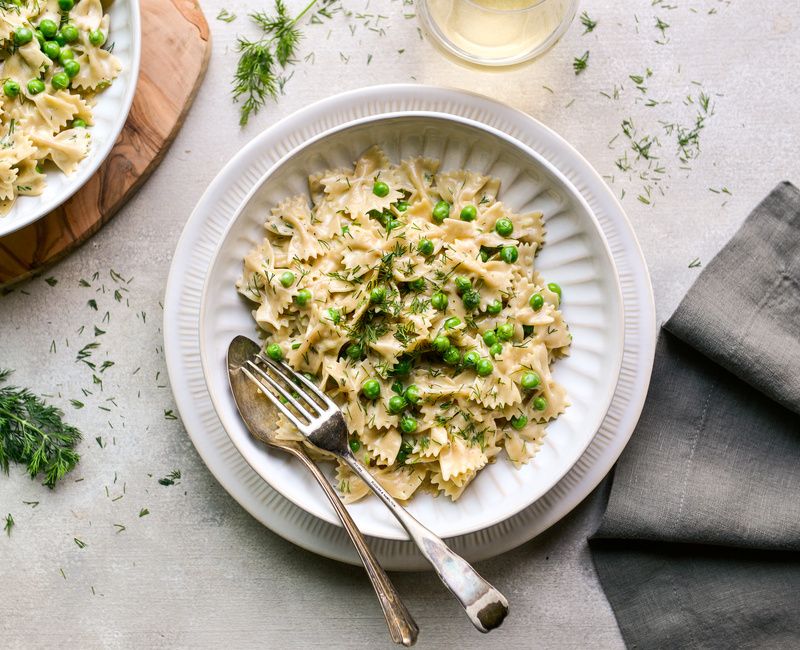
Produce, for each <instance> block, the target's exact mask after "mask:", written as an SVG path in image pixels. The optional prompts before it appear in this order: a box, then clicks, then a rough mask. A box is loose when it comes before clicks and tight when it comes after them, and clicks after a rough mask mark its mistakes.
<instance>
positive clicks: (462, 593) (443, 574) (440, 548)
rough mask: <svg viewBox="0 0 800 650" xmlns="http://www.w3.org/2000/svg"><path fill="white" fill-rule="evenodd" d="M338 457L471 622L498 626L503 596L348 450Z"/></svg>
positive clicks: (503, 608)
mask: <svg viewBox="0 0 800 650" xmlns="http://www.w3.org/2000/svg"><path fill="white" fill-rule="evenodd" d="M341 458H342V460H344V461H345V462H346V463H347V464H348V465H349V466H350V468H351V469H352V470H353V471H354V472H355V473H356V474H357V475H358V476H359V477H360V478H361V479H362V480H363V481H364V482H365V483H366V484H367V485H368V486H369V488H370V489H371V490H372V491H373V492H374V493H375V494H376V495H377V496H378V498H380V500H381V501H383V503H384V504H385V505H386V507H387V508H389V510H390V511H391V513H392V514H393V515H394V516H395V518H396V519H397V521H399V522H400V524H401V525H402V526H403V528H405V529H406V531H407V532H408V534H409V536H410V537H411V539H412V540H413V541H414V543H415V544H416V545H417V547H419V550H420V552H421V553H422V555H424V556H425V559H426V560H428V562H430V563H431V566H433V568H434V570H435V571H436V573H437V574H438V576H439V579H440V580H441V581H442V582H443V583H444V584H445V586H446V587H447V588H448V589H449V590H450V591H451V593H452V594H453V595H454V596H455V597H456V599H457V600H458V602H460V603H461V606H462V607H463V608H464V611H465V612H466V613H467V616H468V617H469V620H470V621H471V622H472V624H473V625H474V626H475V627H476V628H477V629H478V630H480V631H481V632H489V631H491V630H493V629H494V628H496V627H499V626H500V624H501V623H502V622H503V619H505V617H506V615H507V614H508V601H507V600H506V598H505V596H503V594H501V593H500V592H499V591H497V589H495V588H494V587H493V586H492V585H491V584H489V583H488V582H487V581H486V580H484V579H483V578H482V577H481V576H480V574H479V573H478V572H477V571H476V570H475V569H474V568H472V565H471V564H469V562H467V561H466V560H465V559H464V558H463V557H461V556H460V555H458V554H457V553H455V552H454V551H453V550H452V549H450V547H448V546H447V544H445V543H444V541H442V540H441V539H440V538H439V537H437V536H436V535H435V534H434V533H433V532H431V531H430V530H428V528H426V527H425V526H423V525H422V524H421V523H420V522H419V521H417V520H416V519H415V518H414V517H413V516H412V515H411V514H410V513H409V512H408V510H406V509H405V508H403V506H401V505H400V504H399V503H397V501H395V499H394V498H393V497H392V496H391V495H390V494H389V493H388V492H387V491H386V490H385V489H384V488H383V486H382V485H381V484H380V483H378V481H377V480H375V478H374V477H373V476H372V474H370V473H369V472H368V471H367V469H366V468H365V467H364V466H363V465H362V464H361V463H359V462H358V460H357V459H356V457H355V456H353V454H352V453H350V451H349V450H348V451H347V452H345V453H342V454H341Z"/></svg>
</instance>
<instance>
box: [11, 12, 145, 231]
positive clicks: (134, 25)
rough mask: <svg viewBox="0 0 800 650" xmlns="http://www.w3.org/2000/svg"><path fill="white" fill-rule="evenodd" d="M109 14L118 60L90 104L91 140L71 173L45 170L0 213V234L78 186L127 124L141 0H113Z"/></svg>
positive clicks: (135, 76) (35, 215) (46, 210)
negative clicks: (34, 188)
mask: <svg viewBox="0 0 800 650" xmlns="http://www.w3.org/2000/svg"><path fill="white" fill-rule="evenodd" d="M107 13H108V15H109V16H110V17H111V27H110V29H109V35H108V42H109V43H113V44H114V54H115V55H116V56H117V58H119V60H120V62H121V63H122V72H120V75H119V77H117V78H116V79H115V80H114V83H112V84H111V86H109V87H108V88H106V89H105V90H104V91H103V92H101V93H99V94H98V95H97V103H96V104H95V105H94V106H93V107H92V116H93V117H94V122H95V123H94V125H93V126H91V127H89V130H90V133H91V134H92V146H91V148H90V149H89V155H88V156H86V158H85V159H84V160H82V161H81V163H80V165H79V166H78V169H77V171H76V172H75V173H74V174H72V176H67V175H66V174H62V173H61V172H59V171H57V170H48V173H47V178H46V182H47V187H46V188H45V190H44V192H42V194H40V195H39V196H21V197H19V198H18V199H17V201H16V203H14V206H13V207H12V208H11V210H10V211H9V213H8V214H6V215H5V216H0V237H3V236H4V235H8V234H9V233H12V232H14V231H16V230H19V229H20V228H24V227H25V226H27V225H28V224H31V223H33V222H34V221H36V220H37V219H40V218H41V217H43V216H44V215H46V214H48V213H49V212H52V211H53V210H55V209H56V208H57V207H58V206H60V205H61V204H62V203H64V202H65V201H66V200H67V199H68V198H69V197H71V196H72V195H73V194H75V192H77V191H78V190H79V189H80V188H81V187H83V185H84V184H85V183H86V181H88V180H89V179H90V178H91V177H92V175H93V174H94V173H95V172H96V171H97V169H98V167H100V165H101V164H102V163H103V161H104V160H105V159H106V158H107V157H108V154H109V153H111V148H112V147H113V146H114V142H115V141H116V139H117V136H118V135H119V134H120V132H121V131H122V127H123V126H125V121H126V120H127V119H128V112H129V111H130V109H131V103H132V102H133V95H134V92H135V91H136V81H137V79H138V77H139V58H140V54H141V52H140V50H141V26H140V16H139V0H114V1H113V2H112V3H111V6H110V7H109V8H108V10H107Z"/></svg>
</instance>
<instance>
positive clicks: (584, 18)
mask: <svg viewBox="0 0 800 650" xmlns="http://www.w3.org/2000/svg"><path fill="white" fill-rule="evenodd" d="M581 25H583V26H584V28H585V29H584V31H583V33H584V34H588V33H589V32H593V31H594V28H595V27H597V21H596V20H592V19H591V18H590V17H589V13H588V12H586V11H584V12H583V13H582V14H581Z"/></svg>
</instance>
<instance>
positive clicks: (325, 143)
mask: <svg viewBox="0 0 800 650" xmlns="http://www.w3.org/2000/svg"><path fill="white" fill-rule="evenodd" d="M373 144H378V145H380V146H382V147H383V148H384V150H385V151H386V152H387V153H388V154H389V156H390V157H391V158H392V159H394V160H400V159H401V158H405V157H410V156H416V155H425V156H428V157H433V158H438V159H440V160H441V161H442V169H443V170H447V169H454V168H467V169H471V170H474V171H478V172H480V173H484V174H490V175H493V176H497V177H499V178H500V180H501V183H502V184H501V189H500V198H501V200H503V202H505V203H507V204H509V205H510V206H511V207H512V208H513V209H514V210H516V211H526V210H541V211H542V212H543V213H544V215H545V222H546V229H547V236H546V240H545V246H544V248H543V250H542V252H541V253H540V255H539V256H538V258H537V262H536V266H537V268H538V269H539V271H540V272H541V273H542V274H543V275H544V277H545V278H546V279H548V280H554V281H558V282H559V284H561V286H562V288H563V290H564V306H563V310H564V315H565V318H566V320H567V322H568V323H569V325H570V330H571V332H572V334H573V346H572V352H571V355H570V356H569V357H568V358H566V359H563V360H560V361H559V362H558V363H557V364H556V366H555V370H554V376H555V377H556V379H557V380H558V381H559V382H561V383H562V384H563V385H564V386H565V387H566V389H567V391H568V393H569V397H570V400H571V406H570V407H569V408H568V409H567V412H566V413H565V414H564V415H562V416H561V417H560V418H558V420H556V421H555V422H554V423H552V424H551V425H550V426H549V428H548V436H547V438H546V440H545V444H544V446H543V447H542V449H541V450H540V451H539V453H538V454H537V455H536V457H535V458H534V459H533V461H532V462H531V463H530V464H528V465H526V466H525V467H523V468H522V469H521V470H517V469H515V468H514V467H513V465H511V464H510V463H509V462H507V461H506V460H505V458H504V456H501V457H500V459H499V460H498V462H496V463H494V464H493V465H490V466H488V467H486V468H484V469H483V470H482V471H481V472H480V473H479V475H478V477H477V478H476V479H475V480H474V481H473V482H472V484H471V485H470V486H469V488H468V489H467V490H466V491H465V493H464V495H463V496H462V497H461V499H459V501H457V502H456V503H453V502H451V501H450V500H449V499H447V498H446V497H438V498H434V497H432V496H430V495H427V494H420V495H418V496H416V497H415V498H414V499H413V500H412V501H411V503H410V504H409V506H408V507H409V510H410V511H411V512H412V513H413V514H414V515H415V516H416V517H418V518H419V519H420V520H421V521H422V522H423V523H424V524H426V525H427V526H429V527H430V528H431V529H432V530H434V531H435V532H436V533H437V534H439V535H440V536H442V537H452V536H456V535H462V534H467V533H470V532H474V531H478V530H482V529H484V528H487V527H489V526H492V525H494V524H496V523H498V522H500V521H503V520H505V519H507V518H508V517H511V516H513V515H514V514H516V513H517V512H519V511H520V510H522V509H523V508H525V507H527V506H528V505H530V504H531V503H533V502H534V501H536V500H537V499H538V498H539V497H541V496H542V495H543V494H545V493H546V492H547V491H548V490H549V489H550V488H551V487H552V486H553V485H555V483H557V482H558V480H559V479H560V478H561V477H562V476H563V475H564V474H565V473H566V472H567V471H568V470H569V469H570V468H571V467H572V466H573V464H574V463H575V462H576V461H577V460H578V458H580V456H581V454H582V453H583V451H584V450H585V449H586V447H587V446H588V444H589V443H590V442H591V440H592V437H593V436H594V434H595V431H596V430H597V429H598V427H599V426H600V423H601V422H602V420H603V417H604V416H605V413H606V411H607V409H608V406H609V403H610V401H611V397H612V394H613V391H614V387H615V385H616V383H617V377H618V374H619V368H620V363H621V359H622V353H623V346H624V334H623V331H624V328H623V314H622V299H621V295H620V288H619V282H618V277H617V271H616V268H615V265H614V261H613V258H612V256H611V253H610V252H609V249H608V245H607V243H606V241H605V238H604V236H603V234H602V231H601V229H600V226H599V225H598V223H597V221H596V219H595V217H594V215H593V214H592V212H591V210H590V208H589V206H588V205H587V204H586V202H585V201H584V199H583V198H582V197H581V196H580V194H579V193H578V192H577V191H576V190H575V188H574V187H573V186H572V185H571V183H570V182H569V181H568V180H567V179H566V178H565V177H564V176H563V175H562V174H561V173H560V172H559V171H558V170H557V169H555V168H554V167H553V166H552V165H551V164H550V163H548V162H547V161H546V160H545V159H544V158H543V157H541V156H539V155H538V154H537V153H536V152H535V151H533V150H531V149H530V148H528V147H527V146H525V145H523V144H522V143H520V142H519V141H517V140H515V139H513V138H511V137H509V136H507V135H505V134H504V133H502V132H500V131H498V130H496V129H493V128H490V127H487V126H484V125H482V124H480V123H478V122H474V121H472V120H468V119H464V118H459V117H455V116H453V115H446V114H439V113H419V112H414V113H407V114H384V115H378V116H374V117H370V118H365V119H363V120H358V121H354V122H351V123H348V124H345V125H343V126H341V127H337V128H335V129H332V130H330V131H328V132H325V133H323V134H321V135H319V136H317V137H315V138H313V139H310V140H307V141H305V142H298V143H297V145H298V146H297V148H296V149H295V150H294V151H292V152H290V153H289V154H287V155H286V156H285V157H284V158H283V159H281V160H280V161H279V162H278V163H277V164H276V165H275V166H274V167H273V168H272V169H270V170H269V171H268V172H267V173H266V174H265V175H264V176H263V177H261V178H257V177H255V174H254V177H253V178H252V179H247V181H248V182H251V183H252V190H251V192H250V194H249V195H248V197H247V198H246V199H245V201H244V202H243V204H242V205H241V206H240V207H239V209H238V214H237V216H236V218H235V219H234V220H233V221H232V222H231V224H230V226H229V227H228V229H227V230H226V231H225V233H223V234H222V236H221V241H220V243H219V246H218V248H217V250H216V253H215V255H214V257H213V259H212V262H211V266H210V269H209V273H208V276H207V278H206V282H205V285H204V290H203V296H202V299H201V314H200V328H199V331H200V350H201V359H202V364H203V372H204V375H205V378H206V382H207V386H208V390H209V393H210V395H211V398H212V400H213V403H214V407H215V409H216V411H217V414H218V415H219V418H220V420H221V421H222V423H223V426H224V427H225V430H226V431H227V433H228V435H229V436H230V438H231V440H232V441H233V443H234V444H235V446H236V447H237V449H238V450H239V452H240V453H241V454H242V455H243V456H244V458H245V459H246V460H247V462H248V463H249V464H250V465H251V466H252V467H253V469H254V470H255V471H256V472H257V473H258V474H259V475H260V476H261V477H262V478H263V479H264V480H265V481H267V482H268V483H269V484H270V485H271V486H272V487H273V488H275V489H276V490H277V491H279V492H280V493H281V494H283V495H284V496H286V497H287V498H288V499H289V500H291V501H292V502H294V503H295V504H296V505H298V506H299V507H300V508H302V509H304V510H306V511H307V512H309V513H311V514H312V515H314V516H316V517H318V518H320V519H323V520H325V521H328V522H330V523H334V524H338V520H337V519H336V515H335V514H334V512H333V510H332V509H331V507H330V506H329V505H328V504H327V503H326V501H325V499H324V497H323V495H322V493H321V492H320V490H319V488H318V487H317V486H316V485H315V484H314V481H313V479H312V478H311V476H310V475H309V474H308V472H307V471H306V470H304V469H303V468H302V467H301V466H300V465H299V464H298V463H297V462H296V461H294V460H293V459H291V458H290V457H289V456H288V455H285V454H282V453H280V452H274V451H271V450H268V449H266V448H265V447H264V446H263V445H261V444H260V443H258V442H256V441H254V440H253V439H252V438H251V437H250V435H249V434H248V432H247V430H246V428H245V427H244V424H243V423H242V422H241V420H240V418H239V416H238V413H237V411H236V407H235V404H234V402H233V398H232V396H231V395H230V390H229V387H228V381H227V376H226V366H225V355H226V351H227V346H228V343H229V342H230V341H231V339H232V338H233V337H234V336H236V335H238V334H244V335H248V336H250V337H253V338H255V336H256V326H255V322H254V321H253V319H252V316H251V314H250V310H251V307H252V305H249V304H248V303H247V302H246V301H245V300H244V299H242V298H241V297H240V296H239V295H238V293H237V292H236V289H235V287H234V284H235V282H236V279H237V278H238V277H239V275H240V273H241V268H242V259H243V257H244V256H245V254H247V253H248V252H249V251H250V250H251V249H252V248H253V247H254V246H255V245H257V244H258V243H260V242H261V240H262V238H263V230H262V225H263V222H264V219H265V215H266V214H267V212H268V210H269V208H270V207H271V206H273V205H274V204H275V203H277V202H279V201H280V200H281V199H282V198H284V197H286V196H289V195H294V194H299V193H307V191H308V189H307V177H308V175H309V174H310V173H314V172H317V171H321V170H324V169H328V168H338V167H342V166H348V165H352V163H353V161H354V160H355V159H356V158H357V157H358V156H359V154H361V152H363V151H364V150H365V149H367V148H368V147H369V146H371V145H373ZM328 469H329V472H328V473H329V475H330V476H333V471H332V465H331V466H330V467H329V468H328ZM349 509H350V512H351V513H352V515H353V517H354V519H355V521H356V523H357V524H358V525H359V527H360V529H361V530H362V532H364V533H365V534H367V535H370V536H373V537H380V538H385V539H406V538H407V536H406V534H405V532H404V531H403V530H402V529H401V528H400V526H399V525H398V524H397V523H396V521H395V520H394V519H393V518H392V517H391V515H390V514H389V513H388V511H387V510H386V509H385V508H384V507H383V506H382V505H381V504H380V503H379V502H378V500H377V499H375V498H368V499H365V500H363V501H361V502H359V503H356V504H353V505H352V506H349Z"/></svg>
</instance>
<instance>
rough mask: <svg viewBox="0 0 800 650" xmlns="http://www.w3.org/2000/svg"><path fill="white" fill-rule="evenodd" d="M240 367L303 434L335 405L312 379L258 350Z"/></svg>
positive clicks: (316, 424)
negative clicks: (257, 352)
mask: <svg viewBox="0 0 800 650" xmlns="http://www.w3.org/2000/svg"><path fill="white" fill-rule="evenodd" d="M257 362H260V363H257ZM241 369H242V372H243V373H244V374H245V375H247V377H249V378H250V380H251V381H253V382H254V383H255V384H256V385H257V386H258V387H259V388H260V389H261V392H262V393H264V395H266V396H267V398H268V399H269V400H270V401H271V402H272V403H273V404H274V405H275V407H276V408H277V409H278V410H280V412H281V413H283V415H285V416H286V418H287V419H288V420H289V421H290V422H291V423H292V424H294V425H295V426H296V427H297V428H298V429H300V431H301V433H303V434H304V435H308V434H309V433H311V432H312V431H313V430H315V429H316V428H317V426H318V425H319V423H320V422H321V421H322V420H324V419H326V418H327V417H328V416H330V414H331V413H332V412H333V411H335V410H337V408H338V407H337V406H336V404H334V403H333V401H331V399H330V398H329V397H328V396H327V395H325V394H324V393H323V392H322V391H321V390H320V389H319V388H317V386H316V385H314V383H313V382H311V381H310V380H308V379H307V378H306V377H303V375H301V374H299V373H297V372H295V371H294V370H292V368H290V367H289V366H288V365H287V364H286V363H285V362H283V361H274V360H272V359H270V358H268V357H266V356H264V355H263V354H261V353H259V354H257V355H256V356H255V358H254V359H248V360H247V362H246V363H245V365H243V366H242V367H241ZM304 388H305V389H307V391H306V390H304ZM308 393H311V395H309V394H308ZM312 396H313V397H316V398H317V399H316V400H315V399H313V397H312ZM301 400H302V402H304V403H301ZM320 402H321V403H320ZM289 407H291V408H289Z"/></svg>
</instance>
